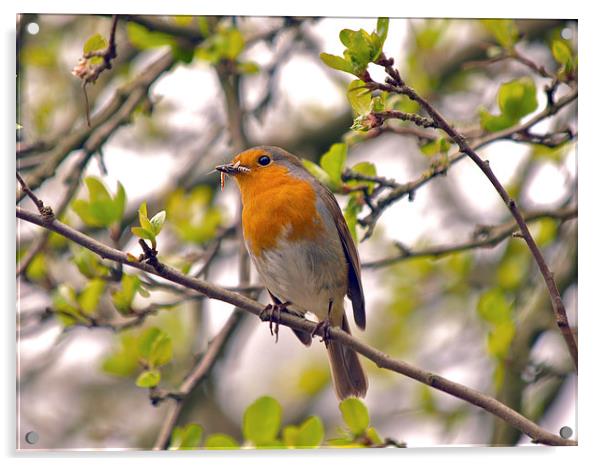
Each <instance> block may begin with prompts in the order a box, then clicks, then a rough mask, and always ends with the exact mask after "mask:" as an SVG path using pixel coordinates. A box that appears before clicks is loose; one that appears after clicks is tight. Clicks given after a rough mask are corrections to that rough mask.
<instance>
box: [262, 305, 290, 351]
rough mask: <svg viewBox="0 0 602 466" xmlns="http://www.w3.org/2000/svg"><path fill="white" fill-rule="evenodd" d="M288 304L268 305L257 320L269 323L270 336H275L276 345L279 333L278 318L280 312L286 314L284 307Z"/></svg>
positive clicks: (280, 314)
mask: <svg viewBox="0 0 602 466" xmlns="http://www.w3.org/2000/svg"><path fill="white" fill-rule="evenodd" d="M289 304H290V303H289V302H286V303H278V304H268V305H267V306H266V307H265V308H264V309H263V310H262V311H261V312H260V313H259V318H260V319H261V320H263V321H266V320H267V321H269V322H270V335H272V336H274V335H275V336H276V343H278V332H279V331H280V318H281V316H282V311H284V312H286V311H287V309H286V307H287V306H288V305H289Z"/></svg>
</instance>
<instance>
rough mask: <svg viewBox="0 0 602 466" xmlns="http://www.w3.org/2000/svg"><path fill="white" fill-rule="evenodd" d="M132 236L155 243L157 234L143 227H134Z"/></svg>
mask: <svg viewBox="0 0 602 466" xmlns="http://www.w3.org/2000/svg"><path fill="white" fill-rule="evenodd" d="M131 230H132V234H134V235H136V236H137V237H138V238H142V239H147V240H149V241H153V240H154V239H155V234H154V233H153V232H152V231H148V230H145V229H144V228H141V227H132V228H131Z"/></svg>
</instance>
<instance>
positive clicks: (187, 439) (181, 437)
mask: <svg viewBox="0 0 602 466" xmlns="http://www.w3.org/2000/svg"><path fill="white" fill-rule="evenodd" d="M202 436H203V428H202V427H201V426H200V425H198V424H192V423H190V424H188V425H186V426H184V427H176V428H175V429H174V430H173V432H172V434H171V441H170V442H169V449H170V450H194V449H197V448H199V447H200V446H201V437H202Z"/></svg>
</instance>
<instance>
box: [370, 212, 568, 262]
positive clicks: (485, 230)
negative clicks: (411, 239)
mask: <svg viewBox="0 0 602 466" xmlns="http://www.w3.org/2000/svg"><path fill="white" fill-rule="evenodd" d="M576 217H577V207H565V208H562V209H559V210H541V211H534V212H529V213H525V214H524V218H525V221H526V222H533V221H535V220H540V219H542V218H551V219H555V220H559V221H561V222H564V221H566V220H569V219H572V218H576ZM516 231H517V226H516V222H514V221H510V222H506V223H503V224H501V225H495V226H480V227H477V228H476V229H475V232H474V234H473V237H474V239H473V240H471V241H466V242H464V243H457V244H449V245H441V246H432V247H428V248H424V249H420V250H418V251H412V250H411V249H409V248H407V247H405V246H404V245H402V244H399V243H397V244H396V245H397V247H398V248H399V249H400V250H401V253H400V254H399V255H397V256H393V257H387V258H385V259H379V260H376V261H372V262H365V263H362V268H366V269H376V268H380V267H386V266H388V265H392V264H395V263H397V262H400V261H403V260H407V259H412V258H417V257H432V258H438V257H441V256H443V255H446V254H451V253H454V252H461V251H467V250H470V249H477V248H492V247H494V246H497V245H498V244H499V243H501V242H502V241H503V240H505V239H506V238H508V237H510V236H512V234H513V233H515V232H516Z"/></svg>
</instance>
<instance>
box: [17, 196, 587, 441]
mask: <svg viewBox="0 0 602 466" xmlns="http://www.w3.org/2000/svg"><path fill="white" fill-rule="evenodd" d="M16 215H17V217H18V218H20V219H22V220H25V221H27V222H31V223H34V224H36V225H38V226H41V227H44V228H48V229H51V230H52V231H54V232H56V233H58V234H60V235H62V236H64V237H66V238H68V239H70V240H71V241H73V242H75V243H77V244H79V245H81V246H83V247H85V248H87V249H89V250H90V251H92V252H94V253H96V254H98V255H99V256H100V257H102V258H105V259H110V260H113V261H116V262H119V263H122V264H124V265H128V266H130V267H134V268H136V269H139V270H142V271H145V272H147V273H150V274H153V275H157V276H160V277H162V278H164V279H166V280H169V281H171V282H173V283H177V284H179V285H181V286H183V287H186V288H189V289H192V290H195V291H198V292H199V293H202V294H204V295H205V296H207V297H208V298H212V299H218V300H220V301H224V302H227V303H230V304H232V305H234V306H237V307H239V308H240V309H243V310H245V311H247V312H250V313H252V314H254V315H256V316H259V315H260V314H261V313H262V311H263V310H264V309H265V306H263V305H261V304H260V303H258V302H257V301H254V300H252V299H249V298H247V297H246V296H243V295H241V294H239V293H234V292H230V291H227V290H225V289H223V288H221V287H218V286H215V285H213V284H210V283H208V282H206V281H204V280H200V279H198V278H193V277H190V276H187V275H184V274H182V273H181V272H179V271H178V270H176V269H174V268H172V267H169V266H167V265H164V266H163V267H162V270H161V271H160V272H159V271H158V270H156V269H155V268H154V267H152V266H151V265H149V264H147V263H144V262H137V261H131V260H130V259H129V258H128V255H127V254H126V253H125V252H122V251H119V250H117V249H114V248H111V247H109V246H107V245H105V244H103V243H101V242H99V241H97V240H95V239H94V238H92V237H90V236H87V235H84V234H83V233H81V232H79V231H77V230H75V229H73V228H71V227H70V226H68V225H65V224H64V223H61V222H59V221H58V220H56V219H55V220H53V221H52V222H45V221H44V219H43V218H42V217H41V216H40V215H37V214H36V213H33V212H29V211H27V210H24V209H22V208H20V207H18V206H17V207H16ZM277 320H278V321H279V324H281V325H285V326H287V327H291V328H295V329H297V330H303V331H306V332H310V333H311V332H313V331H314V330H316V324H315V322H311V321H309V320H307V319H304V318H301V317H297V316H294V315H292V314H288V313H281V314H280V315H279V316H278V319H277ZM315 334H316V335H318V336H320V337H323V336H324V335H323V329H322V328H318V329H317V331H316V332H315ZM329 335H330V338H332V339H335V340H337V341H340V342H341V343H342V344H344V345H347V346H349V347H350V348H352V349H354V350H355V351H356V352H358V353H360V354H362V355H364V356H365V357H366V358H368V359H369V360H371V361H372V362H374V363H375V364H376V365H377V366H378V367H381V368H385V369H388V370H391V371H393V372H397V373H399V374H402V375H405V376H407V377H410V378H412V379H414V380H417V381H419V382H421V383H423V384H426V385H428V386H430V387H433V388H435V389H437V390H440V391H443V392H445V393H448V394H450V395H452V396H454V397H456V398H460V399H462V400H465V401H467V402H468V403H470V404H473V405H475V406H479V407H481V408H483V409H484V410H486V411H488V412H489V413H491V414H493V415H495V416H497V417H499V418H501V419H503V420H504V421H506V422H508V423H509V424H511V425H512V426H513V427H515V428H517V429H519V430H520V431H521V432H524V433H525V434H526V435H528V436H529V437H530V438H531V439H532V440H533V441H534V442H536V443H542V444H546V445H576V444H577V443H576V442H575V441H573V440H567V439H563V438H562V437H560V436H558V435H554V434H552V433H550V432H548V431H546V430H544V429H542V428H541V427H539V426H538V425H537V424H535V423H534V422H532V421H530V420H529V419H527V418H526V417H524V416H523V415H521V414H520V413H517V412H516V411H514V410H512V409H510V408H508V407H507V406H506V405H504V404H503V403H500V402H499V401H497V400H496V399H495V398H492V397H491V396H489V395H486V394H484V393H481V392H479V391H478V390H474V389H472V388H469V387H466V386H464V385H461V384H458V383H456V382H452V381H451V380H448V379H446V378H444V377H441V376H439V375H436V374H433V373H430V372H428V371H424V370H422V369H420V368H417V367H415V366H412V365H411V364H408V363H406V362H404V361H399V360H395V359H392V358H391V357H389V356H387V355H386V354H384V353H383V352H381V351H379V350H377V349H375V348H372V347H371V346H369V345H366V344H365V343H362V342H361V341H359V340H357V339H356V338H354V337H352V336H351V335H349V334H348V333H346V332H344V331H343V330H341V329H339V328H336V327H332V328H330V330H329Z"/></svg>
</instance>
